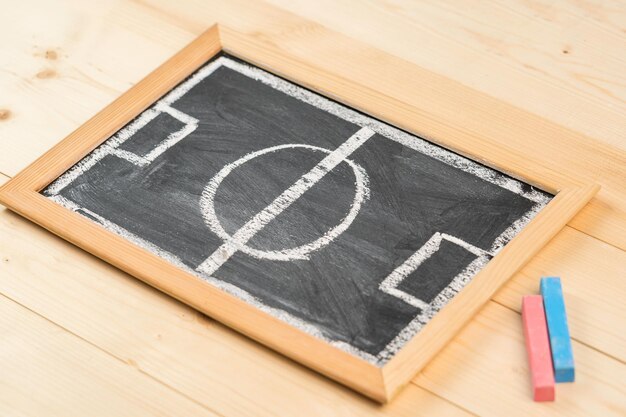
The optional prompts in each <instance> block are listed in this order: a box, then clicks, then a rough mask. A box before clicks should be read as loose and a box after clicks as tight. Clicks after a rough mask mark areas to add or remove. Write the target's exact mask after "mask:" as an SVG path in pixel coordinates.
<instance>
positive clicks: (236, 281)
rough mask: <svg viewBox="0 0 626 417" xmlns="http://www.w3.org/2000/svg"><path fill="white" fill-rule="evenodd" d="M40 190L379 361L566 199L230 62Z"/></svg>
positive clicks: (200, 75)
mask: <svg viewBox="0 0 626 417" xmlns="http://www.w3.org/2000/svg"><path fill="white" fill-rule="evenodd" d="M43 194H44V195H46V196H48V197H49V198H51V199H53V200H54V201H56V202H58V203H59V204H62V205H64V206H65V207H67V208H70V209H72V210H75V211H77V212H79V213H81V214H82V215H84V216H86V217H88V218H90V219H91V220H93V221H95V222H98V223H100V224H101V225H102V226H103V227H105V228H107V229H109V230H111V231H113V232H115V233H118V234H120V235H122V236H124V237H126V238H127V239H129V240H131V241H133V242H135V243H136V244H138V245H140V246H142V247H144V248H145V249H147V250H149V251H152V252H154V253H156V254H158V255H159V256H162V257H163V258H165V259H167V260H169V261H170V262H172V263H174V264H176V265H177V266H179V267H180V268H183V269H185V270H188V271H190V272H192V273H193V274H195V275H196V276H198V277H199V278H200V279H205V280H207V281H209V282H211V283H212V284H214V285H216V286H218V287H220V288H222V289H224V290H225V291H228V292H229V293H231V294H233V295H235V296H238V297H240V298H242V299H244V300H245V301H247V302H249V303H251V304H253V305H255V306H257V307H258V308H260V309H262V310H264V311H266V312H269V313H270V314H272V315H274V316H276V317H278V318H280V319H281V320H285V321H287V322H289V323H291V324H292V325H294V326H296V327H299V328H300V329H302V330H303V331H306V332H309V333H311V334H313V335H315V336H318V337H320V338H323V339H325V340H327V341H328V342H329V343H332V344H334V345H336V346H338V347H340V348H342V349H344V350H346V351H348V352H351V353H353V354H355V355H358V356H360V357H362V358H364V359H366V360H368V361H370V362H372V363H374V364H377V365H382V364H384V363H385V362H386V361H388V360H389V359H390V358H391V357H392V356H393V355H394V354H395V353H396V352H397V351H398V349H399V348H401V347H402V345H403V344H404V343H405V342H406V341H407V340H409V339H410V338H411V337H412V336H413V335H414V334H415V333H416V332H418V331H419V329H420V328H421V327H422V326H423V325H424V324H425V323H427V322H428V320H429V319H430V318H431V317H432V316H433V315H434V314H436V313H437V311H439V310H440V309H441V308H442V307H443V306H444V305H445V304H446V302H447V301H448V300H449V299H450V298H451V297H453V296H454V295H455V294H456V293H457V292H458V291H460V290H462V288H463V286H464V285H465V284H467V282H469V281H470V280H471V278H472V276H474V275H475V274H476V273H477V272H478V271H479V270H480V269H482V268H483V267H484V266H485V265H486V263H487V262H488V261H489V259H491V257H493V256H494V255H495V254H496V253H497V251H498V250H499V249H500V248H501V247H502V246H503V245H504V244H506V243H507V242H508V241H509V240H510V239H511V238H513V237H514V236H515V235H516V234H517V233H518V232H519V231H520V230H521V229H522V228H523V226H524V225H525V224H526V223H527V222H528V221H529V220H530V219H531V218H532V217H533V216H534V215H535V214H536V213H537V212H538V211H539V210H541V208H543V207H544V206H545V205H546V204H547V203H548V202H549V200H550V199H551V198H552V196H550V195H548V194H546V193H543V192H541V191H539V190H536V189H534V188H532V187H530V186H529V185H527V184H524V183H521V182H519V181H517V180H514V179H512V178H509V177H507V176H505V175H503V174H501V173H498V172H496V171H493V170H491V169H489V168H486V167H484V166H482V165H479V164H477V163H474V162H472V161H469V160H467V159H465V158H463V157H460V156H458V155H456V154H453V153H451V152H449V151H447V150H444V149H442V148H439V147H437V146H436V145H433V144H431V143H429V142H426V141H424V140H423V139H420V138H418V137H415V136H412V135H410V134H408V133H406V132H403V131H400V130H398V129H395V128H393V127H391V126H387V125H385V124H383V123H381V122H379V121H377V120H375V119H372V118H370V117H368V116H366V115H363V114H360V113H358V112H356V111H354V110H351V109H348V108H345V107H343V106H342V105H340V104H337V103H334V102H332V101H330V100H327V99H325V98H323V97H320V96H318V95H316V94H314V93H312V92H309V91H307V90H305V89H302V88H300V87H297V86H295V85H293V84H291V83H289V82H287V81H285V80H282V79H280V78H278V77H275V76H273V75H271V74H269V73H266V72H265V71H262V70H260V69H258V68H255V67H253V66H251V65H249V64H246V63H244V62H241V61H239V60H237V59H234V58H232V57H229V56H225V55H222V56H220V57H218V58H216V59H214V60H212V61H211V62H209V63H207V64H206V65H205V66H204V67H203V68H201V69H200V70H198V71H197V72H196V73H194V74H193V75H192V76H191V77H190V78H188V79H187V80H186V81H184V82H183V83H181V84H180V85H179V86H178V87H176V88H175V89H174V90H172V91H171V92H170V93H169V94H168V95H166V96H165V97H164V98H162V99H161V100H160V101H159V102H158V103H156V104H155V105H154V106H152V107H151V108H150V109H148V110H146V111H145V112H144V113H142V115H140V116H139V117H138V118H136V119H135V120H134V121H132V122H130V123H129V124H128V125H127V126H126V127H125V128H123V129H122V130H120V131H119V132H118V133H117V134H116V135H114V136H113V137H112V138H111V139H109V140H107V141H106V142H105V143H103V144H102V145H101V146H100V147H99V148H97V149H96V150H95V151H93V152H92V153H91V154H90V155H88V156H87V157H85V158H84V159H83V160H82V161H81V162H79V163H78V164H77V165H76V166H74V167H73V168H71V169H70V170H69V171H68V172H66V173H65V174H63V175H62V176H61V177H59V178H58V179H57V180H56V181H55V182H53V183H52V184H50V185H49V186H48V187H47V188H46V189H45V190H43Z"/></svg>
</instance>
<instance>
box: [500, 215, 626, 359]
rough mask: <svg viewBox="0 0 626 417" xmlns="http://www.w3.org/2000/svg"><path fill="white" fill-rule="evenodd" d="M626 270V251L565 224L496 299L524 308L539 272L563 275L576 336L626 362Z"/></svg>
mask: <svg viewBox="0 0 626 417" xmlns="http://www.w3.org/2000/svg"><path fill="white" fill-rule="evenodd" d="M598 260H602V261H600V262H599V261H598ZM625 271H626V252H624V251H621V250H619V249H617V248H615V247H614V246H611V245H608V244H606V243H604V242H600V241H598V240H596V239H593V238H591V237H589V236H588V235H585V234H583V233H581V232H579V231H578V230H575V229H572V228H570V227H566V228H565V229H563V231H562V232H561V233H559V234H558V235H557V236H556V237H555V238H554V239H553V240H552V241H551V242H550V243H549V244H548V245H547V246H546V247H545V248H544V249H543V250H542V251H541V252H539V253H538V254H537V256H535V257H534V258H533V260H532V261H530V262H529V263H528V264H527V265H526V266H525V267H524V269H522V270H521V271H520V273H518V274H516V275H515V276H514V277H513V279H511V280H510V281H509V283H508V284H507V285H506V286H505V287H504V288H503V289H502V290H501V291H499V292H498V293H497V294H496V295H495V297H494V300H495V301H497V302H499V303H501V304H503V305H505V306H507V307H509V308H510V309H513V310H515V311H520V300H521V297H522V295H525V294H538V293H539V277H541V276H550V275H552V276H560V277H561V280H562V283H563V292H564V294H565V302H566V308H567V313H568V318H569V320H570V331H571V333H572V337H573V338H574V339H576V340H579V341H581V342H583V343H584V344H586V345H588V346H591V347H593V348H595V349H597V350H599V351H602V352H605V353H606V354H608V355H611V356H613V357H615V358H616V359H618V360H620V361H622V362H626V322H625V321H624V317H626V307H625V305H624V303H623V302H622V301H623V300H624V299H626V280H624V274H625Z"/></svg>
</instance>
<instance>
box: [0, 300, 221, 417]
mask: <svg viewBox="0 0 626 417" xmlns="http://www.w3.org/2000/svg"><path fill="white" fill-rule="evenodd" d="M0 314H1V315H2V317H3V320H1V321H0V337H1V338H2V343H0V362H1V363H2V373H0V385H1V386H2V389H1V390H0V414H3V415H7V416H9V415H10V416H15V415H19V416H33V417H38V416H42V415H46V416H85V415H89V416H111V415H132V416H163V417H165V416H172V415H180V414H184V415H193V416H213V417H216V416H218V414H215V413H213V412H212V411H210V410H209V409H207V408H204V407H202V406H200V405H199V404H197V403H196V402H195V401H193V400H191V399H189V398H186V397H185V396H183V395H181V394H179V393H177V392H175V391H173V390H172V389H171V388H169V387H167V386H165V385H163V384H161V383H159V382H158V381H155V380H154V379H152V378H151V377H149V376H147V375H145V374H144V373H142V372H141V371H140V370H139V369H137V367H136V366H134V365H133V364H132V363H125V362H124V361H123V360H119V359H118V358H114V357H112V356H111V355H108V354H107V353H105V352H103V351H102V350H100V349H99V348H97V347H95V346H92V345H90V344H89V343H88V342H86V341H84V340H81V339H80V338H78V337H76V336H74V335H72V334H70V333H68V332H67V331H66V330H64V329H63V328H61V327H59V326H57V325H56V324H53V323H51V322H50V321H48V320H46V319H44V318H42V317H40V316H38V315H37V314H35V313H33V312H32V311H29V310H28V309H26V308H24V307H22V306H20V305H19V304H17V303H15V302H14V301H11V300H9V299H8V298H6V297H4V296H2V295H0ZM8 318H10V319H8ZM25 329H27V330H25ZM122 381H123V384H121V382H122Z"/></svg>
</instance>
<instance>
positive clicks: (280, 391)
mask: <svg viewBox="0 0 626 417" xmlns="http://www.w3.org/2000/svg"><path fill="white" fill-rule="evenodd" d="M0 233H1V234H2V236H3V237H5V238H4V239H2V240H0V253H1V254H2V259H4V261H3V272H5V275H4V276H3V279H2V280H0V293H2V294H5V295H7V296H9V297H11V298H13V299H15V300H17V301H19V302H20V303H23V304H24V305H27V306H28V307H29V308H31V309H33V310H34V311H36V312H38V313H39V314H41V315H43V316H45V317H46V318H48V319H50V320H52V321H53V322H55V323H58V324H59V325H61V326H63V327H64V328H66V329H68V330H70V331H72V332H73V333H76V334H78V335H79V336H80V337H82V338H84V339H86V340H88V341H89V342H91V343H93V344H95V345H97V346H99V347H100V348H102V349H104V350H105V351H107V352H109V353H110V354H112V355H114V356H115V357H117V358H119V359H121V360H123V361H125V362H127V363H130V364H132V365H133V366H135V367H137V368H138V369H139V370H141V372H143V373H146V374H148V375H151V376H153V377H154V378H155V379H157V380H159V381H162V382H163V383H165V384H167V385H168V386H171V387H173V388H174V389H176V390H177V391H179V392H181V393H183V394H184V395H186V396H188V397H190V398H193V399H194V400H196V401H197V402H199V403H201V404H203V405H206V406H210V407H211V409H213V410H215V411H216V412H218V413H220V414H222V415H227V416H282V415H284V416H293V415H297V414H299V413H302V410H307V415H312V416H313V415H320V416H336V415H363V416H365V415H393V416H415V415H423V416H430V415H461V416H463V415H467V414H466V413H465V412H464V411H463V410H462V409H460V408H457V407H455V406H454V405H452V404H450V403H448V402H447V401H445V400H442V399H440V398H438V397H437V396H434V395H432V394H430V393H429V392H427V391H426V390H424V389H421V388H419V387H416V386H409V388H408V389H406V390H404V391H403V392H402V393H401V394H400V395H399V396H398V397H397V398H396V399H395V400H394V401H393V403H391V404H388V405H387V406H385V407H381V406H379V405H377V404H375V403H374V402H372V401H370V400H367V399H366V398H365V397H362V396H361V395H359V394H356V393H354V392H352V391H350V390H349V389H347V388H343V387H342V386H340V385H338V384H336V383H334V382H331V381H330V380H329V379H327V378H325V377H322V376H320V375H318V374H315V373H313V372H311V371H309V370H307V369H306V368H304V367H302V366H300V365H297V364H295V363H294V362H291V361H290V360H288V359H286V358H284V357H282V356H280V355H278V354H276V353H274V352H272V351H270V350H269V349H266V348H264V347H262V346H261V345H259V344H258V343H256V342H254V341H252V340H250V339H248V338H246V337H244V336H242V335H240V334H237V333H235V332H234V331H232V330H230V329H228V328H226V327H225V326H222V325H221V324H219V323H217V322H215V321H213V320H211V319H209V318H207V317H206V316H204V315H202V314H200V313H198V312H197V311H195V310H193V309H191V308H190V307H188V306H185V305H183V304H181V303H179V302H177V301H176V300H174V299H172V298H171V297H169V296H167V295H165V294H162V293H160V292H157V291H156V290H154V289H152V288H150V287H148V286H146V285H144V284H142V283H141V282H140V281H138V280H136V279H134V278H132V277H130V276H128V275H126V274H124V273H122V272H121V271H119V270H117V269H115V268H113V267H111V266H110V265H108V264H106V263H104V262H101V261H100V260H98V259H97V258H95V257H93V256H91V255H89V254H87V253H85V252H83V251H81V250H80V249H78V248H76V247H74V246H73V245H71V244H69V243H67V242H65V241H63V240H61V239H59V238H57V237H55V236H53V235H52V234H50V233H48V232H47V231H45V230H44V229H41V228H39V227H38V226H35V225H34V224H32V223H30V222H28V221H26V220H24V219H23V218H21V217H19V216H17V215H15V214H13V213H11V212H9V211H8V210H2V211H0ZM32 253H38V254H40V256H37V257H33V256H31V255H30V254H32ZM50 294H54V296H53V297H51V296H50Z"/></svg>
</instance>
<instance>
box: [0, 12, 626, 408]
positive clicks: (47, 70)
mask: <svg viewBox="0 0 626 417" xmlns="http://www.w3.org/2000/svg"><path fill="white" fill-rule="evenodd" d="M0 10H1V13H0V39H1V44H0V45H1V46H0V173H1V174H2V175H0V182H4V181H6V180H7V179H8V178H9V177H11V176H13V175H15V174H16V173H17V172H18V171H19V170H20V169H22V168H24V167H25V166H27V165H28V164H29V163H30V162H32V161H33V160H34V159H36V158H37V157H38V156H40V155H41V154H42V153H43V152H45V151H46V150H47V149H49V148H50V147H52V146H53V145H54V144H55V143H57V142H58V141H59V140H61V139H62V138H63V137H65V136H66V135H67V134H69V133H70V132H71V131H72V130H74V129H76V128H77V127H78V126H79V125H81V124H82V123H83V122H85V121H86V120H87V119H88V118H89V117H91V116H92V115H94V114H95V113H97V112H98V111H99V110H100V109H101V108H103V107H104V106H105V105H106V104H108V103H109V102H111V101H112V100H113V99H115V98H116V97H117V96H119V95H120V94H121V93H123V92H124V91H125V90H126V89H128V88H129V87H130V86H131V85H133V84H134V83H135V82H137V81H138V80H139V79H141V78H142V77H143V76H145V75H146V74H148V73H149V72H150V71H151V70H153V69H154V68H155V67H157V66H158V65H159V64H160V63H162V62H163V61H164V60H165V59H167V58H168V57H170V56H171V55H172V54H173V53H175V52H176V51H177V50H179V49H180V48H181V47H183V46H184V45H185V44H187V43H188V42H190V41H191V40H192V39H193V38H194V37H195V36H197V35H198V34H199V33H201V32H202V31H203V30H205V29H206V28H207V27H208V26H210V25H211V24H213V23H215V22H220V23H224V24H228V25H230V26H231V27H236V28H237V29H238V30H242V31H246V32H248V33H251V34H256V35H258V36H264V33H265V32H264V31H267V30H272V31H273V33H282V34H284V36H286V37H289V36H307V37H310V38H311V39H312V40H313V42H314V41H315V36H316V33H317V32H316V29H317V28H319V27H322V26H323V27H326V28H328V29H330V30H332V31H334V32H336V33H337V34H340V35H341V36H347V37H351V38H354V39H357V40H359V41H360V42H362V43H363V44H364V45H369V46H371V47H374V48H377V49H379V50H382V51H385V52H386V53H388V54H391V55H393V56H396V57H399V58H401V59H403V60H406V61H407V62H410V63H413V64H415V65H418V66H420V67H421V68H424V69H425V70H428V71H431V72H432V73H435V74H439V75H441V76H444V77H447V78H449V79H452V80H454V81H456V82H458V83H460V84H462V85H464V86H466V87H468V88H471V89H473V90H477V91H480V92H481V93H484V94H485V95H486V96H489V97H492V98H495V99H497V100H500V101H502V102H504V103H507V104H509V105H512V106H515V107H516V108H519V109H522V110H524V111H526V112H529V113H532V114H535V115H537V116H540V117H541V118H542V119H537V120H548V121H551V122H553V123H557V124H559V125H561V126H564V127H566V128H568V129H570V130H571V131H573V132H577V134H578V135H577V136H576V140H572V142H571V146H568V147H567V148H568V149H564V152H563V156H562V157H557V158H554V160H553V161H550V163H553V164H554V167H555V169H559V168H560V167H562V168H565V167H567V166H568V165H570V164H573V163H579V162H581V161H587V160H589V161H599V162H594V165H593V166H592V167H590V169H589V171H590V172H589V173H585V175H586V176H587V177H588V178H590V179H593V180H595V181H597V182H598V183H600V184H601V185H602V186H603V188H602V190H601V191H600V193H599V194H598V196H597V197H596V198H595V199H594V200H593V201H592V202H591V203H590V204H589V205H588V206H587V207H586V208H585V209H584V210H583V211H582V212H581V213H580V214H579V215H578V216H576V217H575V218H574V219H573V220H572V221H571V222H570V223H569V225H568V226H567V227H566V228H565V229H563V230H562V231H561V232H560V233H559V234H558V235H557V237H556V238H554V239H553V240H552V241H551V242H550V243H549V245H548V246H547V247H545V248H544V249H543V250H542V251H541V252H540V253H539V254H538V255H537V256H536V257H535V258H534V259H533V260H532V261H531V262H530V263H529V264H528V265H527V266H526V267H524V268H523V270H522V271H520V272H519V273H518V274H517V275H516V276H515V277H514V278H513V279H512V280H511V281H510V282H509V283H508V284H507V285H506V286H505V287H504V288H503V289H502V290H501V291H500V292H498V293H497V294H496V296H494V297H493V299H492V300H491V301H490V302H489V303H488V304H487V305H486V306H485V308H484V309H482V310H481V312H480V313H479V314H478V315H477V316H476V317H475V318H474V319H473V320H472V321H471V322H470V323H469V324H468V325H467V326H466V327H465V328H464V329H463V330H462V332H461V333H460V334H459V335H458V336H457V337H456V338H454V339H453V340H452V341H451V342H450V343H449V344H448V345H447V347H446V348H445V349H444V350H443V351H441V353H440V354H438V355H437V356H436V357H435V359H434V360H432V362H431V363H430V364H429V365H428V366H427V367H426V368H425V369H424V370H423V372H421V373H420V374H419V375H418V376H417V377H415V378H414V380H413V381H412V383H411V384H410V385H409V386H408V387H407V388H406V389H405V390H404V391H403V392H402V393H401V394H400V395H399V396H398V397H397V398H396V399H395V400H394V401H393V402H392V403H390V404H388V405H386V406H379V405H376V404H374V403H373V402H371V401H369V400H367V399H365V398H364V397H361V396H359V395H358V394H355V393H353V392H352V391H350V390H348V389H345V388H343V387H341V386H340V385H338V384H335V383H333V382H331V381H329V380H328V379H326V378H324V377H321V376H319V375H317V374H315V373H313V372H311V371H309V370H307V369H305V368H304V367H302V366H299V365H297V364H295V363H293V362H291V361H289V360H287V359H285V358H283V357H281V356H280V355H277V354H275V353H273V352H272V351H270V350H268V349H265V348H264V347H262V346H260V345H258V344H256V343H254V342H252V341H250V340H248V339H247V338H245V337H243V336H240V335H239V334H237V333H235V332H233V331H231V330H229V329H227V328H226V327H224V326H222V325H221V324H219V323H216V322H214V321H212V320H211V319H209V318H207V317H205V316H203V315H201V314H199V313H197V312H196V311H194V310H192V309H190V308H188V307H186V306H185V305H183V304H181V303H179V302H177V301H175V300H173V299H171V298H169V297H168V296H166V295H163V294H161V293H159V292H158V291H156V290H153V289H152V288H150V287H148V286H147V285H144V284H142V283H141V282H139V281H137V280H135V279H133V278H132V277H130V276H128V275H126V274H124V273H122V272H120V271H118V270H116V269H115V268H113V267H111V266H109V265H107V264H106V263H104V262H102V261H100V260H98V259H96V258H95V257H93V256H91V255H89V254H88V253H85V252H83V251H81V250H80V249H77V248H76V247H74V246H72V245H71V244H69V243H67V242H65V241H63V240H61V239H59V238H57V237H55V236H53V235H52V234H50V233H48V232H46V231H45V230H43V229H41V228H40V227H38V226H35V225H34V224H32V223H30V222H28V221H27V220H25V219H23V218H21V217H19V216H17V215H14V214H13V213H11V212H9V211H8V210H5V209H0V415H2V416H5V415H6V416H37V417H39V416H74V415H76V416H133V417H138V416H154V415H159V416H173V415H185V416H192V415H193V416H196V415H198V416H202V415H211V416H255V417H256V416H294V415H298V416H352V415H358V416H368V415H390V416H392V415H393V416H437V415H442V416H452V415H459V416H469V415H480V416H531V415H532V416H560V415H562V416H603V417H605V416H624V415H626V363H625V361H626V302H625V301H624V300H626V2H624V1H621V2H620V1H600V0H585V1H575V0H570V1H549V0H533V1H522V0H515V1H513V0H511V1H500V2H498V1H461V0H457V1H433V2H409V1H406V2H402V1H391V0H390V1H380V0H377V1H360V0H316V1H308V0H271V1H270V2H268V3H266V2H259V1H253V2H246V1H243V0H241V1H240V0H231V1H224V0H178V1H175V2H172V1H167V0H144V1H98V2H87V1H82V0H75V1H70V0H59V1H43V0H41V1H35V0H22V1H19V2H15V1H9V0H2V2H0ZM305 19H306V20H307V21H308V22H307V23H306V24H302V22H304V21H305ZM287 39H288V38H287ZM327 41H328V40H327V39H320V42H327ZM338 52H341V51H338ZM418 99H419V98H416V100H418ZM451 99H454V98H451ZM486 111H487V110H486ZM494 117H506V115H497V114H496V115H494ZM501 140H502V144H503V146H504V145H505V144H507V138H506V137H502V138H501ZM524 157H525V155H524V154H523V151H522V154H521V155H520V158H524ZM529 158H530V157H529ZM541 275H560V276H562V277H563V280H564V286H565V295H566V302H567V307H568V311H569V319H570V326H571V332H572V337H573V339H574V342H573V344H574V354H575V358H576V365H577V381H576V383H574V384H562V385H558V386H557V401H556V402H554V403H534V402H533V401H532V400H531V392H530V378H529V375H528V368H527V361H526V353H525V350H524V343H523V335H522V331H521V319H520V314H519V311H520V299H521V296H522V294H529V293H535V292H537V290H538V280H539V277H540V276H541Z"/></svg>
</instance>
